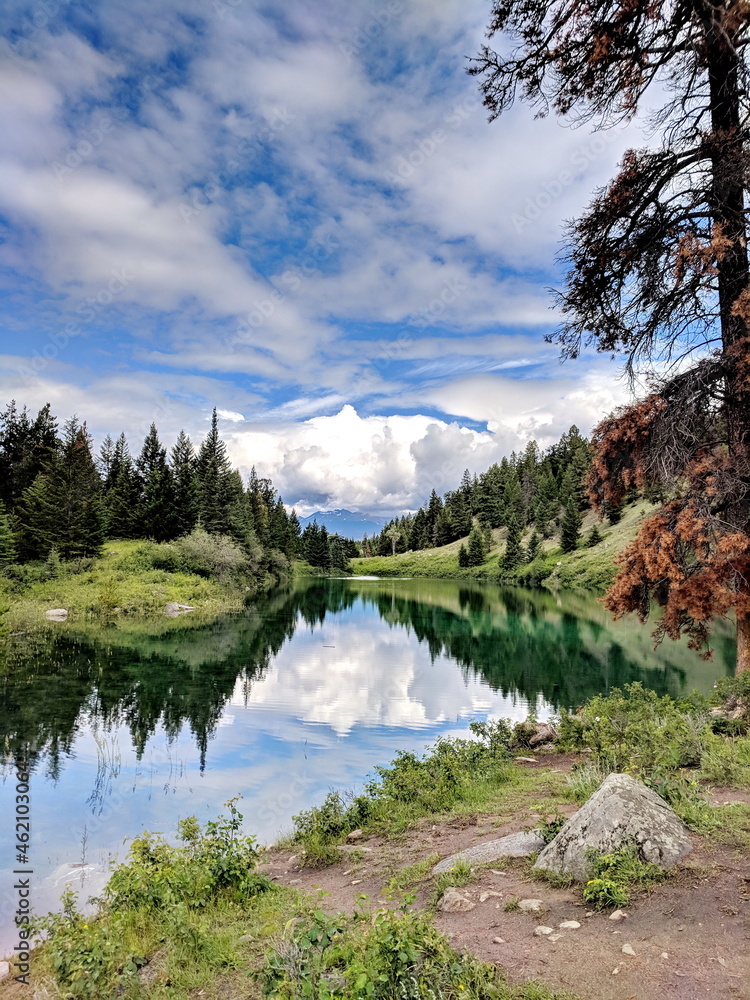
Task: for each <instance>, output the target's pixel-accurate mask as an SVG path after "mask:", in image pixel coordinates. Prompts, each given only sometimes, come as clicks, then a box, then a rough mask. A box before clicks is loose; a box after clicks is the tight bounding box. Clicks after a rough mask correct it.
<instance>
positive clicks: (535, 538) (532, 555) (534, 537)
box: [523, 530, 542, 563]
mask: <svg viewBox="0 0 750 1000" xmlns="http://www.w3.org/2000/svg"><path fill="white" fill-rule="evenodd" d="M541 546H542V539H541V538H540V536H539V535H538V533H537V532H536V530H534V531H532V532H531V537H530V538H529V541H528V544H527V546H526V553H525V556H524V559H523V561H524V562H525V563H530V562H533V561H534V560H535V559H536V557H537V556H538V555H539V550H540V549H541Z"/></svg>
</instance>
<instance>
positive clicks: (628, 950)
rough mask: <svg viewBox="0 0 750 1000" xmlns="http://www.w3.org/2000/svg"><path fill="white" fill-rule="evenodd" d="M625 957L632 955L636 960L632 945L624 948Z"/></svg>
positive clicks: (626, 945)
mask: <svg viewBox="0 0 750 1000" xmlns="http://www.w3.org/2000/svg"><path fill="white" fill-rule="evenodd" d="M622 953H623V955H632V956H633V958H635V951H634V950H633V946H632V944H624V945H623V946H622Z"/></svg>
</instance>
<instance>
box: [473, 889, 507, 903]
mask: <svg viewBox="0 0 750 1000" xmlns="http://www.w3.org/2000/svg"><path fill="white" fill-rule="evenodd" d="M491 896H497V897H498V899H502V898H503V894H502V893H501V892H495V890H494V889H487V890H485V892H483V893H480V896H479V902H480V903H485V902H486V901H487V900H488V899H489V898H490V897H491Z"/></svg>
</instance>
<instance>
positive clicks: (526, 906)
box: [518, 899, 544, 913]
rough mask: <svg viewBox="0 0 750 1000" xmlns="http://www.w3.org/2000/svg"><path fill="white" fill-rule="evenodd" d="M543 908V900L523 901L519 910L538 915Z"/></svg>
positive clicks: (519, 905)
mask: <svg viewBox="0 0 750 1000" xmlns="http://www.w3.org/2000/svg"><path fill="white" fill-rule="evenodd" d="M543 907H544V903H543V902H542V901H541V899H522V900H521V901H520V902H519V904H518V909H519V910H521V911H522V912H523V913H538V912H539V911H540V910H541V909H542V908H543Z"/></svg>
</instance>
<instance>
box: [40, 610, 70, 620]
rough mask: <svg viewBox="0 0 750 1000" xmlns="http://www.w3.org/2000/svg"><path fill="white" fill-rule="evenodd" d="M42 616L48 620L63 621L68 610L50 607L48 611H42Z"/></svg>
mask: <svg viewBox="0 0 750 1000" xmlns="http://www.w3.org/2000/svg"><path fill="white" fill-rule="evenodd" d="M44 617H45V618H46V619H47V621H49V622H64V621H65V619H66V618H67V617H68V612H67V610H66V609H65V608H50V610H49V611H45V612H44Z"/></svg>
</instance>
